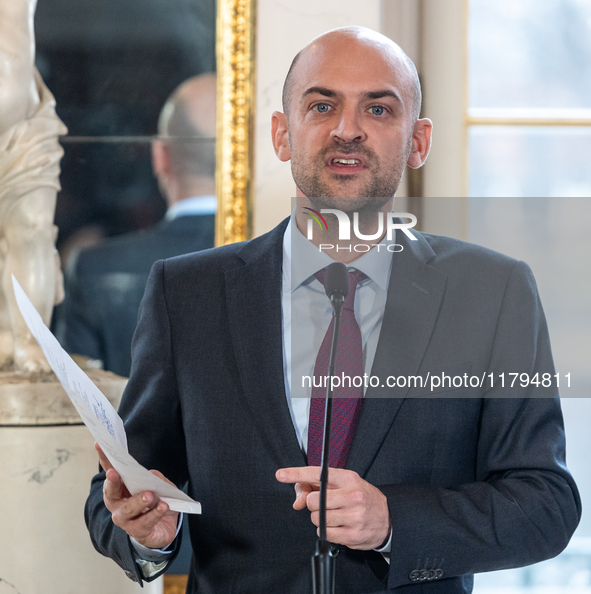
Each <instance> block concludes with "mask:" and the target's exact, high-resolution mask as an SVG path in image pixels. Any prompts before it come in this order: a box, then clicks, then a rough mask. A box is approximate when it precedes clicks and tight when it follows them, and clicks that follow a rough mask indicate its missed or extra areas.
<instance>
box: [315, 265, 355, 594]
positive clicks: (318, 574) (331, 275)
mask: <svg viewBox="0 0 591 594" xmlns="http://www.w3.org/2000/svg"><path fill="white" fill-rule="evenodd" d="M324 289H325V291H326V294H327V296H328V298H329V299H330V302H331V304H332V307H333V310H334V316H335V323H334V330H333V335H332V346H331V351H330V364H329V369H328V375H329V377H330V378H331V380H330V381H329V382H328V385H327V387H326V406H325V412H324V435H323V437H322V461H321V464H320V510H319V513H320V522H319V529H320V530H319V532H320V534H319V537H318V540H317V541H316V550H315V552H314V555H313V556H312V582H313V584H312V585H313V588H312V591H313V594H334V591H335V556H334V554H333V552H332V550H331V547H330V544H329V542H328V541H327V539H326V490H327V484H328V456H329V451H330V426H331V420H332V398H333V394H332V393H333V382H332V377H333V376H334V374H335V360H336V354H337V345H338V340H339V329H340V325H341V309H342V307H343V304H344V303H345V298H346V297H347V295H348V294H349V271H348V270H347V267H346V266H345V265H344V264H343V263H341V262H333V263H332V264H330V265H329V266H328V267H327V268H326V274H325V277H324Z"/></svg>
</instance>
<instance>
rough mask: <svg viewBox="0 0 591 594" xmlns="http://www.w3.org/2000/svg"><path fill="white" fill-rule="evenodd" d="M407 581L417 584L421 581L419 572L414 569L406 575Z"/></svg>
mask: <svg viewBox="0 0 591 594" xmlns="http://www.w3.org/2000/svg"><path fill="white" fill-rule="evenodd" d="M408 579H409V580H410V581H411V582H418V581H420V579H421V572H420V571H419V570H418V569H414V570H413V571H411V572H410V574H409V575H408Z"/></svg>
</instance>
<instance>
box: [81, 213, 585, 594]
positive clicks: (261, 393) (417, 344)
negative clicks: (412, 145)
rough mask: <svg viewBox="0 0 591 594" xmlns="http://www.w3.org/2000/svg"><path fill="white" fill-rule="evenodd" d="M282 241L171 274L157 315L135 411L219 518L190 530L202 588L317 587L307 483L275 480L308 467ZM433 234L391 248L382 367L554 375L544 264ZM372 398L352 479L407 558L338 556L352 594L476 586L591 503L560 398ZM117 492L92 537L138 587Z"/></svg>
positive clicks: (547, 552) (204, 518)
mask: <svg viewBox="0 0 591 594" xmlns="http://www.w3.org/2000/svg"><path fill="white" fill-rule="evenodd" d="M284 228H285V223H283V224H282V225H280V226H279V227H278V228H276V229H275V230H273V231H272V232H271V233H269V234H267V235H265V236H262V237H259V238H257V239H254V240H252V241H250V242H247V243H243V244H238V245H230V246H226V247H223V248H218V249H215V250H207V251H204V252H200V253H198V254H192V255H188V256H181V257H179V258H174V259H172V260H168V261H165V262H158V263H157V264H156V265H155V266H154V268H153V270H152V273H151V276H150V279H149V281H148V286H147V290H146V295H145V297H144V300H143V302H142V307H141V310H140V319H139V324H138V329H137V331H136V334H135V337H134V346H133V353H134V359H133V365H132V371H131V377H130V381H129V385H128V387H127V390H126V393H125V395H124V398H123V402H122V405H121V411H120V412H121V415H122V416H123V418H124V420H125V423H126V429H127V432H128V438H129V450H130V452H131V454H132V455H134V456H136V457H137V459H138V460H139V461H140V462H141V463H142V464H144V465H146V466H147V467H148V468H157V469H159V470H161V471H162V472H163V473H164V474H165V475H166V476H168V477H169V478H170V479H171V480H172V481H174V482H175V483H176V484H178V485H186V486H187V488H188V492H189V494H190V495H191V496H192V497H194V498H195V499H197V500H199V501H201V503H202V504H203V514H202V515H201V516H191V517H190V521H189V525H190V533H191V540H192V545H193V550H194V563H193V566H192V571H191V574H190V577H189V588H188V591H189V592H199V594H210V593H214V592H215V593H216V594H220V593H252V594H254V593H256V594H260V593H261V592H265V593H277V594H304V593H309V592H311V571H310V555H311V553H312V551H313V548H314V541H315V532H316V530H315V527H314V526H313V525H312V523H311V522H310V519H309V513H308V512H307V511H300V512H295V511H294V510H293V508H292V503H293V500H294V492H293V487H292V486H291V485H283V484H280V483H278V482H277V481H276V480H275V478H274V475H275V471H276V470H277V469H278V468H281V467H288V466H299V465H305V464H306V459H305V456H304V454H303V453H302V451H301V450H300V448H299V445H298V442H297V438H296V434H295V431H294V427H293V423H292V420H291V417H290V413H289V410H288V406H287V402H286V396H285V391H284V378H283V357H282V331H281V327H282V326H281V316H282V311H281V280H282V276H281V268H282V238H283V231H284ZM417 235H418V234H417ZM419 237H420V238H419V241H416V242H410V241H407V240H406V238H404V237H403V238H401V240H400V243H402V244H403V245H404V251H403V252H401V253H399V254H394V260H393V269H392V275H391V286H390V290H389V294H388V303H387V306H386V312H385V316H384V320H383V325H382V330H381V335H380V342H379V345H378V351H377V354H376V357H375V361H374V365H373V370H372V373H373V374H374V375H380V376H381V377H386V376H387V375H396V376H398V375H402V374H403V375H414V374H421V373H424V374H426V373H427V372H431V373H441V372H445V373H447V374H449V375H460V374H463V373H469V374H473V375H478V374H482V373H484V372H486V373H495V374H496V373H500V372H502V371H505V372H506V373H507V372H509V371H520V372H527V373H530V374H533V373H535V372H548V373H553V365H552V358H551V353H550V346H549V339H548V333H547V329H546V324H545V320H544V315H543V312H542V309H541V305H540V302H539V299H538V296H537V291H536V287H535V283H534V280H533V277H532V275H531V272H530V271H529V269H528V268H527V266H526V265H524V264H523V263H520V262H517V261H515V260H512V259H510V258H507V257H505V256H502V255H500V254H497V253H494V252H492V251H489V250H485V249H483V248H480V247H477V246H473V245H470V244H466V243H463V242H460V241H457V240H453V239H448V238H443V237H435V236H429V235H420V236H419ZM367 396H368V398H366V400H365V401H364V405H363V410H362V413H361V418H360V421H359V425H358V429H357V432H356V435H355V439H354V442H353V445H352V448H351V453H350V457H349V460H348V462H347V465H346V467H347V468H350V469H352V470H355V471H357V472H358V473H359V474H360V475H361V476H362V477H363V478H365V479H366V480H367V481H369V482H370V483H372V484H374V485H377V486H379V487H380V488H381V489H382V490H383V492H384V493H385V494H386V496H387V498H388V502H389V507H390V514H391V518H392V526H393V539H392V554H391V564H390V566H388V565H387V563H386V561H385V560H384V559H383V558H382V556H381V555H379V554H378V553H375V552H373V551H353V550H349V549H347V548H344V547H341V550H340V553H339V556H338V558H337V592H339V593H342V594H344V593H369V592H385V591H389V590H392V589H395V590H396V591H400V592H406V591H409V592H416V593H420V592H422V593H427V592H433V593H435V592H437V593H450V594H451V593H459V592H470V591H471V588H472V581H473V580H472V574H473V573H474V572H478V571H490V570H494V569H501V568H507V567H515V566H520V565H526V564H529V563H533V562H536V561H540V560H542V559H545V558H548V557H551V556H554V555H556V554H557V553H559V552H560V551H561V550H562V549H563V548H564V547H565V546H566V544H567V542H568V540H569V538H570V536H571V535H572V533H573V531H574V529H575V527H576V525H577V523H578V520H579V517H580V501H579V497H578V493H577V490H576V487H575V485H574V482H573V480H572V477H571V476H570V474H569V473H568V471H567V469H566V466H565V462H564V431H563V425H562V416H561V412H560V405H559V402H558V400H557V399H556V398H555V396H556V390H555V389H536V388H535V387H530V388H527V389H513V390H511V389H505V390H500V389H499V388H497V387H496V386H495V387H494V388H493V389H492V390H491V389H490V387H489V389H488V390H487V389H486V388H485V387H483V388H467V389H465V388H464V389H456V390H453V389H452V390H447V391H439V392H438V393H434V394H432V393H430V392H429V390H428V389H423V390H421V389H418V388H412V389H410V390H409V389H408V388H393V389H389V390H382V389H381V388H376V389H369V390H368V392H367ZM372 396H374V397H372ZM381 396H382V397H381ZM383 396H387V397H383ZM426 396H435V397H434V398H428V397H426ZM539 396H543V398H539ZM487 397H490V398H487ZM103 479H104V476H103V474H102V473H101V474H99V475H97V476H96V477H95V478H94V479H93V482H92V489H91V494H90V497H89V499H88V502H87V506H86V520H87V523H88V526H89V530H90V533H91V537H92V540H93V542H94V545H95V547H96V548H97V549H98V550H99V551H100V552H102V553H103V554H105V555H108V556H110V557H112V558H113V559H114V560H115V561H117V563H119V564H120V565H121V567H123V568H124V569H125V570H126V571H128V572H130V574H133V575H134V576H135V578H136V579H138V580H139V579H140V573H139V571H138V568H137V567H136V565H135V563H134V561H133V553H132V551H131V549H130V544H129V541H128V539H127V537H126V535H125V533H124V532H123V531H121V530H120V529H119V528H116V527H115V526H114V525H113V524H112V522H111V520H110V514H109V512H108V511H107V510H106V509H105V507H104V505H103V503H102V492H101V489H102V481H103Z"/></svg>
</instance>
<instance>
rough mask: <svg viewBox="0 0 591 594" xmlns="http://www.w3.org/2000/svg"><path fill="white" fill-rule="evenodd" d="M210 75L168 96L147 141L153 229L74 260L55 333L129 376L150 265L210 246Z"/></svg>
mask: <svg viewBox="0 0 591 594" xmlns="http://www.w3.org/2000/svg"><path fill="white" fill-rule="evenodd" d="M215 108H216V77H215V75H214V74H204V75H201V76H196V77H193V78H191V79H188V80H186V81H185V82H184V83H182V84H181V85H180V86H179V87H178V88H177V89H176V90H175V91H174V93H173V94H172V95H171V96H170V98H169V99H168V100H167V102H166V104H165V105H164V107H163V109H162V111H161V114H160V118H159V121H158V139H157V140H154V141H153V143H152V165H153V169H154V173H155V175H156V178H157V179H158V184H159V186H160V190H161V192H162V195H163V196H164V197H165V199H166V202H167V205H168V210H167V213H166V216H165V218H164V220H163V221H161V222H160V223H159V224H158V225H157V226H156V227H154V228H152V229H149V230H145V231H140V232H137V233H131V234H127V235H122V236H119V237H114V238H111V239H108V240H106V241H103V242H102V243H100V244H99V245H97V246H95V247H92V248H89V249H85V250H83V251H81V252H79V253H78V254H76V255H74V256H73V257H72V259H71V261H70V262H69V264H68V270H67V274H66V298H65V301H64V303H63V305H62V308H61V311H60V313H59V319H58V321H57V323H56V334H57V336H58V339H59V340H60V342H61V343H62V345H63V346H64V348H65V349H66V350H67V351H68V352H70V353H77V354H80V355H85V356H88V357H90V358H92V359H99V360H101V361H102V362H103V366H104V368H105V369H106V370H109V371H113V372H114V373H117V374H118V375H121V376H124V377H128V376H129V370H130V368H131V340H132V336H133V332H134V330H135V326H136V323H137V313H138V309H139V305H140V301H141V298H142V295H143V294H144V288H145V286H146V280H147V279H148V274H149V272H150V268H151V267H152V264H154V262H155V261H156V260H159V259H161V258H170V257H172V256H178V255H180V254H186V253H189V252H196V251H199V250H203V249H206V248H210V247H213V245H214V224H215V211H216V206H217V200H216V198H215V143H214V142H213V140H212V139H213V138H214V137H215V122H216V119H215Z"/></svg>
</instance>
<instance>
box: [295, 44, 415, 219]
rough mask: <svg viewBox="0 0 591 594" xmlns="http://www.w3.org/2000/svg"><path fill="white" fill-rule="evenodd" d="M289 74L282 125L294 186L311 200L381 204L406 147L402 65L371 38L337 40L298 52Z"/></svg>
mask: <svg viewBox="0 0 591 594" xmlns="http://www.w3.org/2000/svg"><path fill="white" fill-rule="evenodd" d="M294 76H295V78H294V86H293V89H292V99H291V106H290V110H289V114H287V115H288V118H287V129H288V142H289V153H290V158H291V167H292V174H293V178H294V180H295V182H296V185H297V187H298V189H299V190H300V192H301V193H302V194H303V195H304V196H307V197H308V198H309V199H310V201H311V202H312V205H313V206H314V207H315V208H339V209H341V210H344V211H348V212H351V211H354V210H357V211H364V210H376V209H380V208H381V207H382V206H383V205H384V204H385V203H387V202H388V201H389V200H390V199H391V198H392V196H393V195H394V194H395V192H396V189H397V188H398V185H399V183H400V180H401V178H402V174H403V171H404V167H405V164H406V162H407V159H408V156H409V153H410V149H411V141H412V134H413V124H414V121H413V118H412V93H411V91H410V83H409V80H410V79H409V74H408V73H407V71H406V70H405V65H404V64H403V63H402V62H401V61H400V60H399V59H397V57H396V56H394V55H392V53H391V52H388V51H380V50H379V48H376V47H375V46H371V45H369V44H363V43H355V42H353V43H351V42H349V43H347V42H342V41H341V42H339V41H337V42H332V43H329V44H326V45H325V46H320V47H312V48H311V49H310V50H309V51H307V52H306V53H305V54H303V55H302V56H301V58H300V60H299V61H298V63H297V64H296V67H295V70H294ZM336 198H339V200H335V199H336ZM342 198H349V200H348V201H347V202H346V203H344V202H343V200H340V199H342ZM368 198H370V199H371V200H368Z"/></svg>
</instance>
